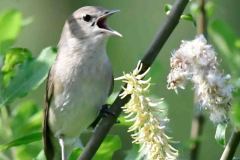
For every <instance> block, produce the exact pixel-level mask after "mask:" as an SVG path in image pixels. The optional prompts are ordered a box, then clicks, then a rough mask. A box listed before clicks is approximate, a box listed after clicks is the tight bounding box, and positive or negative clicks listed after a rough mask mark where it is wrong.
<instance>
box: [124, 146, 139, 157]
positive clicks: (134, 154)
mask: <svg viewBox="0 0 240 160" xmlns="http://www.w3.org/2000/svg"><path fill="white" fill-rule="evenodd" d="M138 150H139V146H138V145H135V144H133V146H132V148H131V149H130V150H129V151H128V152H127V156H126V157H125V158H124V160H133V159H134V160H140V157H139V152H138Z"/></svg>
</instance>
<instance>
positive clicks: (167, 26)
mask: <svg viewBox="0 0 240 160" xmlns="http://www.w3.org/2000/svg"><path fill="white" fill-rule="evenodd" d="M188 1H189V0H177V1H176V3H175V4H174V6H173V8H172V9H171V13H170V14H169V15H168V16H169V17H168V19H167V20H166V22H165V23H164V24H163V25H162V27H161V28H160V30H159V32H158V33H157V36H156V38H155V39H154V41H153V43H152V44H151V45H150V47H149V49H148V50H147V52H146V54H145V56H144V57H143V59H142V63H143V69H142V72H144V71H145V70H146V69H147V68H148V67H150V66H151V65H152V63H153V61H154V60H155V58H156V57H157V55H158V53H159V51H160V50H161V48H162V47H163V45H164V44H165V42H166V41H167V39H168V37H169V36H170V34H171V33H172V32H173V30H174V28H175V27H176V26H177V24H178V22H179V18H180V16H181V14H182V12H183V10H184V9H185V7H186V5H187V3H188ZM121 92H122V91H120V93H121ZM129 98H130V96H127V97H125V98H124V99H120V98H119V96H118V97H117V98H116V100H115V101H114V103H113V104H112V105H111V107H110V111H112V112H113V113H115V115H116V116H108V117H105V118H103V119H102V120H101V121H100V123H99V125H98V126H97V128H96V130H95V131H94V133H93V135H92V137H91V138H90V140H89V141H88V143H87V145H86V147H85V150H84V151H83V153H82V154H81V157H80V160H90V159H92V157H93V156H94V155H95V153H96V152H97V150H98V148H99V147H100V145H101V143H102V142H103V140H104V138H105V137H106V135H107V134H108V132H109V130H110V129H111V127H112V126H113V124H114V123H115V122H116V120H117V117H118V116H119V115H120V113H121V111H122V109H121V107H122V106H123V105H125V104H126V103H127V102H128V101H129Z"/></svg>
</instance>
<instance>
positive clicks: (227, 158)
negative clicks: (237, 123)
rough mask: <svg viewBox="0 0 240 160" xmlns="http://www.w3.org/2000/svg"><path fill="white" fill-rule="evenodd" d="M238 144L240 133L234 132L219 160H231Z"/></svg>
mask: <svg viewBox="0 0 240 160" xmlns="http://www.w3.org/2000/svg"><path fill="white" fill-rule="evenodd" d="M239 142H240V131H239V130H234V132H233V133H232V135H231V137H230V139H229V141H228V144H227V146H226V147H225V149H224V151H223V154H222V156H221V159H220V160H232V159H233V156H234V153H235V152H236V150H237V146H238V145H239Z"/></svg>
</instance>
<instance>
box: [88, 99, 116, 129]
mask: <svg viewBox="0 0 240 160" xmlns="http://www.w3.org/2000/svg"><path fill="white" fill-rule="evenodd" d="M107 116H113V117H115V116H116V114H115V113H114V112H112V111H110V110H109V108H108V104H104V105H103V106H102V108H101V110H100V112H99V114H98V116H97V118H96V119H95V120H94V121H93V123H92V124H91V125H90V127H92V128H95V127H96V126H97V124H98V122H99V121H100V120H101V119H102V117H107Z"/></svg>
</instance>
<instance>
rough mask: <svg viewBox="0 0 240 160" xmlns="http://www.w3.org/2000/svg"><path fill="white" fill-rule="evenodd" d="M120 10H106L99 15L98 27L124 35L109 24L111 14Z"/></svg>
mask: <svg viewBox="0 0 240 160" xmlns="http://www.w3.org/2000/svg"><path fill="white" fill-rule="evenodd" d="M119 11H120V10H110V11H108V12H106V13H105V14H104V15H103V16H101V17H99V18H98V19H97V26H98V28H100V29H102V30H104V31H105V32H108V33H110V34H113V35H116V36H119V37H122V34H121V33H119V32H117V31H115V30H113V29H112V28H110V27H109V26H108V25H107V18H108V17H109V16H110V15H113V14H114V13H117V12H119Z"/></svg>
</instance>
